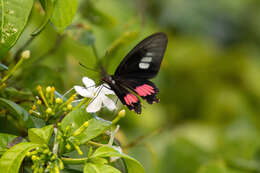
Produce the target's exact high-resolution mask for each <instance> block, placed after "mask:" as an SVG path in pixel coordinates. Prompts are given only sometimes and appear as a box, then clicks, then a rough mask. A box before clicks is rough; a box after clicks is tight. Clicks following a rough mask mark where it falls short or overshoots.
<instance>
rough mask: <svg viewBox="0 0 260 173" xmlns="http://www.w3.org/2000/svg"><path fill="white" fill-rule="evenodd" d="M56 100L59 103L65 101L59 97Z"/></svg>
mask: <svg viewBox="0 0 260 173" xmlns="http://www.w3.org/2000/svg"><path fill="white" fill-rule="evenodd" d="M55 102H56V103H57V104H61V103H62V102H63V100H62V99H61V98H59V97H58V98H56V99H55Z"/></svg>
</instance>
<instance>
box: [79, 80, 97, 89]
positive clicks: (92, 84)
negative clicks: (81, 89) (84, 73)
mask: <svg viewBox="0 0 260 173" xmlns="http://www.w3.org/2000/svg"><path fill="white" fill-rule="evenodd" d="M82 82H83V83H84V85H85V86H86V89H87V90H89V91H90V92H93V91H94V89H95V85H96V84H95V82H94V81H93V80H92V79H90V78H88V77H83V78H82Z"/></svg>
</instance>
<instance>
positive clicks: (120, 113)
mask: <svg viewBox="0 0 260 173" xmlns="http://www.w3.org/2000/svg"><path fill="white" fill-rule="evenodd" d="M118 116H119V117H121V118H123V117H124V116H125V110H124V109H122V110H121V111H120V112H119V113H118Z"/></svg>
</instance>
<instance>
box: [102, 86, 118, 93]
mask: <svg viewBox="0 0 260 173" xmlns="http://www.w3.org/2000/svg"><path fill="white" fill-rule="evenodd" d="M108 88H110V87H109V86H108V85H107V84H103V86H102V91H101V92H102V93H103V94H106V95H108V94H113V95H115V93H114V91H113V90H112V89H108Z"/></svg>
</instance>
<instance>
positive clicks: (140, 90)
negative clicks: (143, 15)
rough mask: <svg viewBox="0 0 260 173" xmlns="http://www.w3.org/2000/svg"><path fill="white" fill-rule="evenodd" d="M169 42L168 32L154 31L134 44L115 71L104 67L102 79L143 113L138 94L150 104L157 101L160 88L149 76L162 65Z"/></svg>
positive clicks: (154, 74) (130, 104)
mask: <svg viewBox="0 0 260 173" xmlns="http://www.w3.org/2000/svg"><path fill="white" fill-rule="evenodd" d="M166 46H167V36H166V34H164V33H155V34H153V35H151V36H149V37H147V38H146V39H144V40H143V41H141V42H140V43H139V44H138V45H137V46H136V47H135V48H133V49H132V50H131V51H130V52H129V53H128V54H127V55H126V57H125V58H124V59H123V61H122V62H121V63H120V65H119V66H118V67H117V69H116V71H115V73H114V74H113V75H108V74H107V73H106V72H105V70H104V69H102V68H101V69H102V76H103V77H102V81H103V82H105V83H107V84H108V85H109V87H110V89H112V90H113V91H114V92H115V94H116V95H117V96H118V98H119V99H120V101H121V102H122V104H123V105H126V106H127V107H128V109H130V110H133V111H135V112H136V113H138V114H140V113H141V111H142V110H141V108H142V106H141V102H140V99H139V97H141V98H142V99H144V100H146V101H147V102H148V103H149V104H153V103H158V102H159V99H158V98H157V97H156V95H157V94H158V93H159V89H158V88H157V87H156V86H155V84H154V83H153V82H151V81H149V79H151V78H154V77H155V76H156V75H157V73H158V71H159V69H160V65H161V62H162V59H163V56H164V53H165V50H166Z"/></svg>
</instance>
